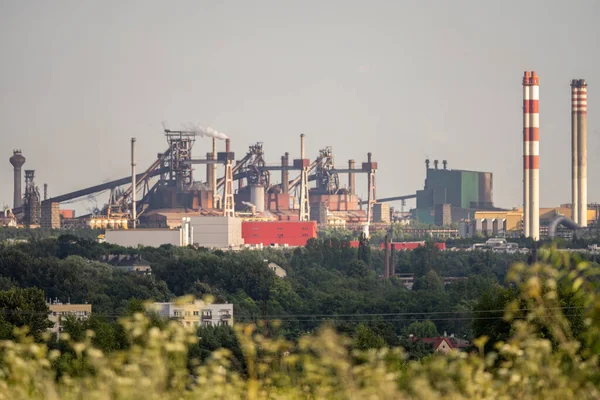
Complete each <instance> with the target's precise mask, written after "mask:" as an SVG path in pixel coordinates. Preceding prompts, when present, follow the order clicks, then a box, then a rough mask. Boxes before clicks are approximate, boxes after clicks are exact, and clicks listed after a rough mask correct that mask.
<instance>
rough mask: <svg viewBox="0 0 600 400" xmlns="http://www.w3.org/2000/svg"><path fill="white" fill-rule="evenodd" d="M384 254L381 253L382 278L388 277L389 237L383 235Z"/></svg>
mask: <svg viewBox="0 0 600 400" xmlns="http://www.w3.org/2000/svg"><path fill="white" fill-rule="evenodd" d="M384 246H385V248H384V252H383V253H384V255H383V278H384V279H387V278H389V277H390V237H389V235H387V234H386V235H385V242H384Z"/></svg>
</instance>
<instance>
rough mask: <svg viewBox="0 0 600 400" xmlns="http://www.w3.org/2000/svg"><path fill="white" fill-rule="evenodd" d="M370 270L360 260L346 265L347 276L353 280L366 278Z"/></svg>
mask: <svg viewBox="0 0 600 400" xmlns="http://www.w3.org/2000/svg"><path fill="white" fill-rule="evenodd" d="M370 272H371V268H370V267H369V266H368V265H367V264H365V262H364V261H362V260H354V261H352V262H351V263H350V264H349V265H348V276H351V277H354V278H366V277H367V276H369V273H370Z"/></svg>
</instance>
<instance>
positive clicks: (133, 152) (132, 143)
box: [131, 138, 137, 229]
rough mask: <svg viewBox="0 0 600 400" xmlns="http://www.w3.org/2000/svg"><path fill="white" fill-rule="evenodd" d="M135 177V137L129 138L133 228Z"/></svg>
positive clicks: (135, 208) (134, 217)
mask: <svg viewBox="0 0 600 400" xmlns="http://www.w3.org/2000/svg"><path fill="white" fill-rule="evenodd" d="M135 178H136V175H135V138H131V218H132V220H133V229H135V228H136V226H137V204H136V202H137V199H136V194H137V186H136V182H135Z"/></svg>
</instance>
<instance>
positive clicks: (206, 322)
mask: <svg viewBox="0 0 600 400" xmlns="http://www.w3.org/2000/svg"><path fill="white" fill-rule="evenodd" d="M202 326H212V321H202Z"/></svg>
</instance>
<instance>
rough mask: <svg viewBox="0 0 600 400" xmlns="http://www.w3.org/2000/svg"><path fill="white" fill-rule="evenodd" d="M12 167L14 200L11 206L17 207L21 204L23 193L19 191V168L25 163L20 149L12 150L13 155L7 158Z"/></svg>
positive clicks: (20, 179)
mask: <svg viewBox="0 0 600 400" xmlns="http://www.w3.org/2000/svg"><path fill="white" fill-rule="evenodd" d="M9 161H10V163H11V164H12V166H13V168H14V202H13V208H18V207H21V206H22V205H23V194H22V193H21V181H22V178H21V168H22V167H23V164H25V157H23V155H22V154H21V150H14V151H13V156H12V157H11V158H10V159H9Z"/></svg>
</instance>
